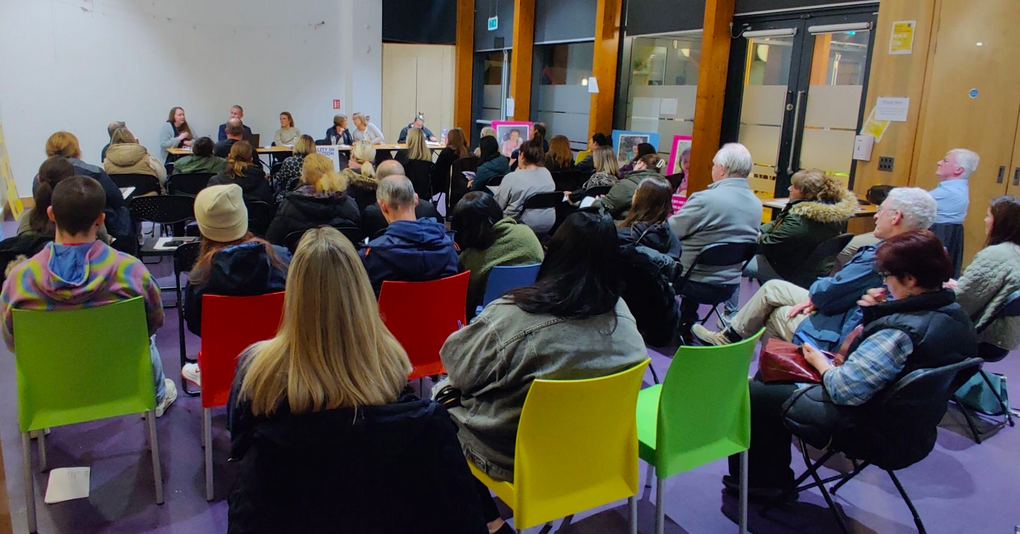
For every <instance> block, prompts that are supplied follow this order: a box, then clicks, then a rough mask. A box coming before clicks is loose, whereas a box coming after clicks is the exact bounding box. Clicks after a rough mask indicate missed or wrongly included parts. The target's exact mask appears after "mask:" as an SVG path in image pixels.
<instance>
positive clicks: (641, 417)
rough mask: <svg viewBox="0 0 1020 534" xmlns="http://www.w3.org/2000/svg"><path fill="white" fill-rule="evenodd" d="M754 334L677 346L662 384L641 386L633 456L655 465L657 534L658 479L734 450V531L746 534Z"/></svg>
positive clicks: (659, 526) (658, 522) (661, 515)
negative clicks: (736, 339) (736, 509)
mask: <svg viewBox="0 0 1020 534" xmlns="http://www.w3.org/2000/svg"><path fill="white" fill-rule="evenodd" d="M764 332H765V329H764V328H763V329H761V330H760V331H758V333H757V334H755V335H753V336H751V337H749V338H747V339H745V340H743V341H741V342H740V343H734V344H732V345H723V346H719V347H687V346H682V347H680V348H679V349H678V350H677V352H676V355H675V356H674V357H673V362H672V363H671V364H670V366H669V370H668V371H667V372H666V377H665V378H664V379H663V380H662V384H657V385H654V386H652V387H649V388H646V389H643V390H641V393H640V394H639V395H638V404H637V428H638V454H639V456H640V457H641V459H642V460H644V461H645V462H647V463H648V464H649V465H650V466H651V467H654V468H655V483H656V495H655V532H656V534H662V531H663V528H664V527H665V519H666V517H665V512H664V511H663V508H662V499H663V495H662V493H663V492H662V486H663V484H662V483H663V480H664V479H666V478H669V477H671V476H673V475H675V474H677V473H681V472H684V471H690V470H691V469H694V468H695V467H699V466H702V465H705V464H707V463H710V462H714V461H716V460H719V459H722V458H726V457H728V456H731V455H733V454H738V453H739V454H740V465H741V471H740V532H741V534H744V533H746V532H747V449H748V447H750V446H751V397H750V394H749V393H748V388H747V380H748V378H747V371H748V367H749V366H750V364H751V357H752V356H753V355H754V347H755V345H756V344H757V343H758V338H760V337H761V335H762V334H763V333H764Z"/></svg>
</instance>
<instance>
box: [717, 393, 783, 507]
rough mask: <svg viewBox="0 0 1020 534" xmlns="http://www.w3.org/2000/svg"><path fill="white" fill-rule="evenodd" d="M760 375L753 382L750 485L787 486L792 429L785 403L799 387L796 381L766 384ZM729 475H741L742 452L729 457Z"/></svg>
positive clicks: (748, 463)
mask: <svg viewBox="0 0 1020 534" xmlns="http://www.w3.org/2000/svg"><path fill="white" fill-rule="evenodd" d="M760 380H761V378H760V376H757V377H755V380H754V381H752V382H751V384H750V390H751V449H750V450H749V451H748V459H747V466H748V473H747V476H748V478H747V480H748V485H749V486H750V487H752V488H776V489H787V488H789V487H791V486H792V485H793V481H794V476H793V469H791V468H790V461H791V460H792V458H791V454H790V439H791V434H790V431H789V430H788V429H787V428H786V426H785V425H784V424H783V419H782V409H783V403H784V402H786V400H787V399H789V398H790V396H791V395H793V392H795V391H797V386H796V385H794V384H775V383H773V384H766V383H764V382H761V381H760ZM729 462H730V475H731V476H733V477H734V478H735V479H736V478H739V476H740V456H739V455H736V454H734V455H733V456H730V458H729Z"/></svg>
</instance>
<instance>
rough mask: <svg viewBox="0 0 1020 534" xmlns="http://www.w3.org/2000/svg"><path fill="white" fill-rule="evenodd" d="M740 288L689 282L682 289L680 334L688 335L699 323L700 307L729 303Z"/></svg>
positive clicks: (737, 286) (736, 285)
mask: <svg viewBox="0 0 1020 534" xmlns="http://www.w3.org/2000/svg"><path fill="white" fill-rule="evenodd" d="M739 287H740V286H739V285H738V284H734V285H728V286H724V285H716V284H703V283H701V282H693V281H688V282H687V283H686V284H684V286H683V287H682V288H680V332H681V333H688V332H690V331H691V327H692V326H694V323H696V322H697V321H698V306H700V305H701V304H713V303H722V302H725V301H727V300H728V299H729V298H730V296H731V295H733V292H734V291H736V290H737V289H738V288H739Z"/></svg>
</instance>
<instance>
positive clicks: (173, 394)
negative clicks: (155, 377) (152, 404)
mask: <svg viewBox="0 0 1020 534" xmlns="http://www.w3.org/2000/svg"><path fill="white" fill-rule="evenodd" d="M163 384H164V388H165V389H164V394H163V400H161V401H160V402H159V403H158V404H156V417H157V418H159V417H163V414H164V413H165V412H166V409H167V408H169V407H170V405H171V404H173V403H174V401H175V400H177V385H176V384H174V381H173V380H170V379H169V378H165V379H163Z"/></svg>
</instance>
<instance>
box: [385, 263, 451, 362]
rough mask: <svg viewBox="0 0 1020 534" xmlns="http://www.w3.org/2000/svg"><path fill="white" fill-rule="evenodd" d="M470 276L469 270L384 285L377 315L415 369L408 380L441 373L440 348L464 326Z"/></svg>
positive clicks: (388, 282)
mask: <svg viewBox="0 0 1020 534" xmlns="http://www.w3.org/2000/svg"><path fill="white" fill-rule="evenodd" d="M470 276H471V272H470V271H464V272H462V273H460V274H456V275H453V276H447V277H446V278H440V279H439V280H431V281H428V282H392V281H389V280H387V281H384V282H383V285H382V290H380V291H379V314H380V315H381V316H382V320H383V322H384V323H386V328H389V330H390V332H391V333H392V334H393V336H394V337H396V338H397V341H399V342H400V344H401V345H403V347H404V350H406V351H407V356H408V358H410V360H411V365H412V366H414V369H413V370H412V371H411V376H410V377H409V378H411V379H414V378H421V377H423V376H431V375H437V374H440V373H442V372H443V362H442V361H441V360H440V359H439V349H440V348H442V346H443V343H445V342H446V338H448V337H450V334H452V333H454V332H456V331H457V330H458V329H460V328H461V327H462V326H464V325H466V324H467V315H466V314H465V311H466V308H467V284H468V277H470ZM423 310H424V311H425V313H422V311H423Z"/></svg>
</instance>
